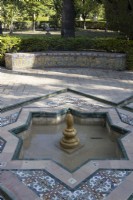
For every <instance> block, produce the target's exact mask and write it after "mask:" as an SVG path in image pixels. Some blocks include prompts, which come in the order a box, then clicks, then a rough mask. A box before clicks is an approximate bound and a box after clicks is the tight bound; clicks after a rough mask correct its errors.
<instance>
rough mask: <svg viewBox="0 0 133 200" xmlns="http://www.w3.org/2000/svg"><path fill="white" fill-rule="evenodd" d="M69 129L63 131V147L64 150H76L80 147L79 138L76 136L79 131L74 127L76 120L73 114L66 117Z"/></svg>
mask: <svg viewBox="0 0 133 200" xmlns="http://www.w3.org/2000/svg"><path fill="white" fill-rule="evenodd" d="M66 124H67V127H66V129H65V130H64V131H63V135H64V137H63V138H62V139H61V141H60V145H61V147H63V148H64V149H74V148H76V147H77V146H78V145H79V138H78V137H77V136H76V135H77V131H76V129H75V128H74V127H73V124H74V120H73V116H72V114H71V113H68V114H67V116H66Z"/></svg>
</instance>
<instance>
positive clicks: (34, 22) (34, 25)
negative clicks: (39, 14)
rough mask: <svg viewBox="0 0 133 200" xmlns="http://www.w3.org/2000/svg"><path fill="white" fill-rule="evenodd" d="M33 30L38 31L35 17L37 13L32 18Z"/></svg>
mask: <svg viewBox="0 0 133 200" xmlns="http://www.w3.org/2000/svg"><path fill="white" fill-rule="evenodd" d="M32 30H33V31H35V30H36V15H35V13H34V14H33V17H32Z"/></svg>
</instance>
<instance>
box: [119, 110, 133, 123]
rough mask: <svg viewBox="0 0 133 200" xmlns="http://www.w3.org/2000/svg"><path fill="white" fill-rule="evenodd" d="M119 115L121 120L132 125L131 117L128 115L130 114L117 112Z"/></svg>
mask: <svg viewBox="0 0 133 200" xmlns="http://www.w3.org/2000/svg"><path fill="white" fill-rule="evenodd" d="M119 116H120V119H121V121H122V122H124V123H126V124H129V125H131V126H133V117H130V116H128V115H126V114H123V113H119Z"/></svg>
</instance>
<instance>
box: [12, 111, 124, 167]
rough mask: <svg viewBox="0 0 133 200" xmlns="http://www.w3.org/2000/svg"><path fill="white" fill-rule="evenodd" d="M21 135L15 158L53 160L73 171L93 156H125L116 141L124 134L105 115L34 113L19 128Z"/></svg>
mask: <svg viewBox="0 0 133 200" xmlns="http://www.w3.org/2000/svg"><path fill="white" fill-rule="evenodd" d="M30 125H31V126H30ZM64 127H66V128H64ZM62 133H63V137H62ZM77 133H78V136H77ZM18 137H19V138H21V141H22V145H21V146H20V150H19V151H18V154H17V156H16V155H15V159H22V160H27V159H30V160H31V159H33V160H43V159H45V160H47V159H48V160H53V161H55V162H56V163H58V164H60V165H61V166H64V167H65V168H66V169H68V170H70V171H73V170H75V169H77V168H79V167H80V166H82V165H83V164H84V163H86V162H87V161H89V160H91V159H122V158H123V157H124V156H123V152H122V150H121V148H120V145H119V143H118V141H117V139H118V138H119V137H121V133H119V132H117V131H114V130H111V128H110V127H109V124H108V123H107V121H106V115H105V116H103V115H102V116H101V117H99V118H98V117H96V118H94V117H93V118H91V117H90V116H88V115H86V114H84V113H82V114H80V113H78V112H76V111H74V112H71V113H70V112H68V113H60V114H58V115H57V114H55V115H54V114H53V113H52V114H50V113H48V114H47V115H46V113H45V116H42V114H41V116H40V117H39V115H38V114H35V116H33V117H31V121H29V128H28V130H25V131H23V132H21V131H20V132H19V133H18ZM79 138H80V139H79ZM70 160H71V162H70Z"/></svg>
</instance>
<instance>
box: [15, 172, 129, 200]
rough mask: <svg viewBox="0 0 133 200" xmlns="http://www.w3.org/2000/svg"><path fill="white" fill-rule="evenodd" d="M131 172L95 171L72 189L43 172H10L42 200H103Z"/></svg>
mask: <svg viewBox="0 0 133 200" xmlns="http://www.w3.org/2000/svg"><path fill="white" fill-rule="evenodd" d="M131 172H132V171H131V170H107V169H106V170H104V169H100V170H98V171H96V172H95V173H94V174H93V175H92V176H91V177H88V178H86V179H85V180H84V181H83V182H82V183H80V184H79V185H78V186H76V187H75V188H74V189H71V188H69V187H68V186H66V185H65V184H64V183H62V182H61V181H60V180H58V179H57V178H55V177H53V176H52V175H51V174H49V173H48V172H47V171H45V170H12V173H14V174H15V175H16V176H17V177H18V178H19V180H20V181H21V182H22V183H23V184H25V185H26V186H27V187H28V188H30V189H31V190H33V191H34V192H35V193H36V194H37V195H38V196H39V197H40V199H41V200H43V199H47V198H48V199H55V200H56V199H58V200H62V199H67V200H77V199H82V200H85V199H89V200H103V199H104V198H105V197H106V196H108V195H109V194H110V193H111V192H112V191H113V190H114V189H115V188H116V187H117V186H119V185H120V184H121V183H122V182H123V181H124V179H125V178H126V177H127V176H128V175H129V174H130V173H131Z"/></svg>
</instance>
